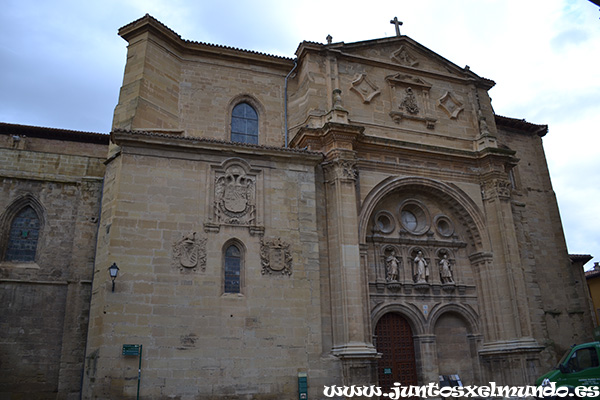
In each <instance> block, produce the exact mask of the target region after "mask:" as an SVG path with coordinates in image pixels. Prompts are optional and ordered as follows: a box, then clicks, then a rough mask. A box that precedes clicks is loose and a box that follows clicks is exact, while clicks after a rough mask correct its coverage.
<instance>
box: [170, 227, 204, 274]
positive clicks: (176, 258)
mask: <svg viewBox="0 0 600 400" xmlns="http://www.w3.org/2000/svg"><path fill="white" fill-rule="evenodd" d="M173 263H174V265H175V266H176V267H178V268H180V269H181V270H182V271H183V270H185V269H193V268H196V267H200V268H201V269H202V271H204V270H205V269H206V238H197V237H196V232H190V233H188V234H186V235H184V236H183V237H182V238H181V239H180V240H179V241H177V242H175V243H173Z"/></svg>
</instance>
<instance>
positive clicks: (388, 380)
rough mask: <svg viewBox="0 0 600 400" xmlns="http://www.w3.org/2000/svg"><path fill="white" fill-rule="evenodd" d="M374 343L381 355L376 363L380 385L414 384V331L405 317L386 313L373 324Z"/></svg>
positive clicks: (415, 377) (415, 370)
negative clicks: (395, 383)
mask: <svg viewBox="0 0 600 400" xmlns="http://www.w3.org/2000/svg"><path fill="white" fill-rule="evenodd" d="M375 345H376V348H377V352H378V353H381V358H380V359H379V361H378V363H377V372H378V376H379V386H380V387H381V388H385V389H387V388H390V387H393V385H394V382H399V383H401V384H402V386H408V385H416V384H417V366H416V362H415V346H414V342H413V334H412V329H411V327H410V325H409V324H408V321H407V320H406V319H405V318H404V317H403V316H402V315H400V314H397V313H387V314H385V315H383V316H382V317H381V319H380V320H379V321H378V322H377V326H376V327H375Z"/></svg>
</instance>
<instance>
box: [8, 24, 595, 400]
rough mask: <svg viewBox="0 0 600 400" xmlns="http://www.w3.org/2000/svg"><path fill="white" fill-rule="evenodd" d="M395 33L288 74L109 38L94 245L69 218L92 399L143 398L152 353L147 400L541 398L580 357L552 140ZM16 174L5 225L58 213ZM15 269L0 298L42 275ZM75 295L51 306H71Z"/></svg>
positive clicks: (167, 35)
mask: <svg viewBox="0 0 600 400" xmlns="http://www.w3.org/2000/svg"><path fill="white" fill-rule="evenodd" d="M396 22H398V24H397V25H396V27H397V28H398V33H397V35H396V36H394V37H389V38H382V39H374V40H367V41H363V42H356V43H343V42H339V43H334V42H333V41H332V39H331V38H329V39H328V42H327V43H326V44H320V43H314V42H302V43H301V44H300V45H299V47H298V49H297V50H296V54H295V58H285V57H278V56H271V55H267V54H262V53H257V52H253V51H246V50H240V49H234V48H230V47H226V46H216V45H212V44H206V43H201V42H191V41H186V40H183V39H182V38H181V37H180V36H179V35H177V34H176V33H175V32H173V31H172V30H170V29H169V28H167V27H166V26H164V25H163V24H161V23H160V22H159V21H157V20H156V19H154V18H153V17H151V16H149V15H146V16H144V17H143V18H141V19H139V20H137V21H134V22H132V23H131V24H128V25H126V26H124V27H123V28H121V29H120V31H119V34H120V35H121V36H122V37H123V38H124V39H125V40H126V41H127V43H128V55H127V64H126V67H125V74H124V81H123V86H122V88H121V94H120V97H119V103H118V105H117V107H116V109H115V114H114V120H113V130H112V132H111V135H110V139H111V143H110V144H109V145H108V149H106V150H107V152H106V154H107V156H106V158H105V159H104V160H105V161H104V164H103V166H102V168H100V169H98V170H97V171H101V176H102V175H103V177H104V178H103V181H102V185H101V188H102V194H101V202H100V201H99V200H100V199H99V197H100V196H99V195H97V197H96V198H95V199H96V200H95V203H93V204H94V205H95V206H96V207H101V217H100V220H99V221H96V222H95V223H94V224H96V225H97V241H96V235H95V233H94V232H96V231H93V232H91V231H90V232H88V231H86V230H85V229H88V228H90V227H87V225H85V223H86V222H85V221H84V220H83V215H85V216H88V214H89V217H96V216H97V213H96V214H94V213H91V211H90V212H89V213H85V214H83V215H82V216H80V217H73V218H79V219H81V223H82V224H83V225H85V227H86V228H85V229H83V228H82V229H83V231H85V232H87V233H86V235H85V240H84V238H83V235H82V238H81V239H80V240H78V241H77V243H78V245H79V246H81V249H82V250H81V255H82V256H84V257H87V258H86V260H88V264H90V263H92V262H93V265H94V266H93V270H92V269H91V267H90V269H88V270H87V274H88V275H85V274H83V275H84V276H88V278H86V279H91V276H89V275H93V284H92V286H91V288H89V289H87V290H81V293H79V297H77V298H78V301H79V302H80V303H81V305H80V306H77V305H75V306H74V307H80V308H79V310H80V311H81V310H85V311H87V309H86V308H85V307H84V306H83V304H84V303H85V299H86V298H87V297H90V296H91V301H90V303H89V326H86V328H87V340H86V341H85V343H86V347H85V362H84V363H83V362H82V363H80V364H76V363H75V364H73V365H74V366H78V367H79V368H81V370H82V371H83V386H82V388H81V395H82V397H83V398H84V399H115V398H119V399H133V398H135V396H136V391H137V374H138V358H137V357H132V356H124V355H123V354H122V348H123V345H124V344H140V345H143V357H142V364H141V370H142V376H143V378H142V382H141V386H140V393H141V398H153V399H162V398H178V399H256V400H258V399H292V398H297V396H299V393H298V390H299V386H298V377H299V376H301V377H304V376H306V378H307V383H308V398H314V399H318V398H323V387H324V385H329V386H331V385H352V384H357V385H383V386H386V385H390V384H391V383H393V382H395V381H396V382H403V383H414V384H428V383H429V382H438V379H439V376H440V375H459V376H460V378H461V380H462V382H463V384H466V385H472V384H486V383H487V382H490V381H494V382H496V383H497V384H499V385H500V384H502V385H505V384H506V385H509V384H511V385H517V384H518V385H521V384H531V383H532V382H533V381H534V379H535V378H536V377H537V376H539V375H540V374H541V373H542V372H544V371H545V370H547V369H549V368H550V367H551V366H553V365H555V363H556V361H557V357H559V356H560V355H561V353H562V352H563V351H564V350H566V349H567V348H568V347H569V346H570V345H571V344H573V343H576V342H582V341H585V340H588V339H589V338H591V333H592V323H591V321H592V320H591V316H590V312H589V309H590V308H589V305H588V303H587V297H586V292H585V288H584V287H583V286H582V285H581V282H584V279H583V275H582V274H583V271H581V269H580V268H579V267H578V266H573V265H572V264H571V262H570V260H569V256H568V253H567V249H566V244H565V240H564V235H563V232H562V226H561V222H560V217H559V213H558V207H557V203H556V199H555V197H554V193H553V191H552V186H551V182H550V177H549V173H548V168H547V165H546V161H545V158H544V153H543V146H542V138H543V136H544V135H545V134H546V133H547V126H545V125H536V124H532V123H528V122H525V121H524V120H520V119H513V118H507V117H503V116H498V115H495V114H494V113H493V109H492V105H491V100H490V98H489V96H488V91H489V90H490V89H491V88H492V87H493V86H494V84H495V83H494V82H493V81H491V80H489V79H486V78H483V77H480V76H478V75H477V74H475V73H474V72H473V71H471V70H470V69H468V68H461V67H458V66H456V65H455V64H453V63H452V62H450V61H449V60H446V59H444V58H443V57H441V56H440V55H438V54H436V53H434V52H432V51H431V50H429V49H427V48H426V47H424V46H423V45H421V44H419V43H417V42H416V41H414V40H413V39H411V38H410V37H408V36H403V35H400V32H399V21H397V20H396ZM396 22H394V23H396ZM240 105H242V106H240ZM234 109H235V112H234ZM234 114H235V115H234ZM234 139H235V140H234ZM256 141H257V143H256ZM9 147H10V146H9V145H7V146H6V151H5V152H4V153H3V154H7V155H8V156H10V155H11V154H14V153H15V152H18V151H21V150H17V149H15V148H9ZM23 154H24V153H23ZM42 161H43V160H40V162H42ZM3 165H4V164H3ZM27 168H31V167H30V166H29V164H27V165H23V166H22V168H17V170H15V171H14V172H11V173H10V174H12V175H13V176H10V177H9V175H10V174H7V175H6V176H7V177H6V178H5V181H4V182H5V183H4V185H5V186H6V189H5V192H6V193H10V196H9V197H10V200H6V201H3V203H2V204H1V205H2V207H3V208H2V209H0V210H10V209H11V208H10V204H11V201H16V200H14V199H17V198H18V196H19V193H21V192H22V193H29V194H30V195H31V196H32V198H35V199H36V201H35V202H33V201H32V202H30V203H31V204H33V205H35V204H38V203H39V204H40V206H41V208H42V209H46V210H47V209H49V208H50V204H52V201H54V200H53V199H51V198H49V197H44V196H45V195H43V190H41V189H40V188H39V185H40V183H39V182H40V180H37V181H33V180H32V181H31V182H30V181H29V180H27V179H29V178H19V179H25V180H24V181H23V182H21V183H20V184H19V185H20V186H18V187H19V190H17V191H14V190H13V189H11V188H14V187H17V186H15V184H14V183H13V182H14V179H17V177H16V175H19V177H26V176H30V175H32V174H33V175H35V174H36V173H40V172H36V171H29V170H27ZM95 171H96V170H95ZM95 176H96V175H95ZM51 177H52V179H54V175H52V176H51ZM40 179H42V180H43V179H46V176H45V175H44V176H40ZM47 179H50V177H48V178H47ZM94 182H98V181H96V180H95V181H94ZM36 185H37V186H36ZM61 185H65V184H64V183H61ZM93 188H95V189H94V190H99V188H100V186H93ZM11 190H13V191H14V193H13V192H11ZM94 190H92V191H91V193H97V192H95V191H94ZM65 191H66V189H65ZM17 192H19V193H17ZM59 192H60V191H58V192H57V191H50V192H49V193H51V194H52V195H53V196H55V195H56V193H59ZM66 192H68V191H66ZM66 192H65V193H66ZM69 193H71V192H69ZM75 193H76V190H75V191H74V192H73V195H75ZM92 197H93V196H92ZM57 201H58V200H57ZM65 201H66V200H65ZM59 203H60V202H59ZM28 204H29V203H28ZM57 204H58V203H57ZM61 204H64V203H61ZM33 205H32V207H33ZM90 207H91V208H90V209H93V207H92V206H91V205H90ZM34 208H35V207H34ZM11 212H12V211H11ZM11 215H12V214H11ZM66 217H67V216H65V218H66ZM44 221H45V223H46V225H44V227H43V228H41V235H40V237H41V243H42V244H41V245H40V246H42V247H40V248H42V249H45V248H48V247H43V246H45V244H44V243H47V241H45V240H46V239H45V238H46V227H47V226H48V224H50V223H51V222H50V221H51V219H50V218H47V219H46V218H44ZM96 225H95V226H96ZM68 238H70V236H67V239H68ZM68 240H71V239H68ZM73 240H75V239H73ZM69 243H70V242H69ZM86 246H87V247H86ZM92 249H95V251H92ZM84 250H85V251H84ZM86 251H87V253H86ZM90 252H91V253H90ZM41 254H42V253H41ZM43 254H45V253H43ZM44 257H45V256H44ZM48 257H50V255H48ZM112 263H117V264H118V266H119V268H120V271H119V276H118V278H117V279H116V282H115V291H114V292H112V291H111V289H112V286H111V280H110V277H109V275H108V273H107V268H108V266H110V265H112ZM2 268H3V270H2V271H9V272H8V276H11V278H9V280H5V281H2V284H3V285H4V286H5V287H7V288H8V289H7V290H13V289H12V288H13V287H14V286H15V283H14V282H13V280H12V279H17V278H12V276H17V275H18V276H21V277H20V278H18V279H22V280H27V279H30V278H31V275H27V274H25V275H23V273H24V272H27V271H28V270H22V269H18V268H15V267H11V266H5V265H4V264H3V265H2ZM49 270H52V268H46V267H45V266H42V265H41V264H40V269H39V272H36V273H42V274H43V273H46V271H49ZM4 273H5V275H4V276H7V275H6V274H7V273H6V272H4ZM27 273H29V272H27ZM11 274H12V275H11ZM36 279H37V278H36ZM40 279H41V278H40ZM45 279H46V278H45ZM46 280H47V279H46ZM19 282H21V281H19ZM67 282H69V281H68V280H67ZM86 282H87V281H86ZM19 284H21V283H19ZM22 284H23V285H25V283H22ZM86 284H87V285H88V287H89V283H86ZM69 285H70V284H69ZM69 285H67V284H64V285H62V286H60V285H59V286H58V288H59V289H58V290H57V293H58V292H60V293H59V294H60V295H58V294H57V295H55V296H54V297H53V299H54V300H53V301H54V302H56V303H57V306H56V307H58V308H62V307H63V306H64V304H67V305H69V304H71V302H70V300H69V299H71V298H72V296H77V295H78V294H77V293H72V292H69V290H66V289H67V288H70V287H71V286H69ZM21 287H22V288H23V289H19V290H23V291H24V292H23V293H24V294H23V295H22V297H23V298H35V296H42V295H44V293H41V292H40V290H42V291H43V290H46V291H48V290H50V289H49V288H50V287H54V286H40V285H38V286H35V288H37V289H31V288H29V287H28V286H21ZM26 287H27V289H25V288H26ZM73 287H74V288H80V289H81V288H83V287H85V285H84V284H81V285H79V286H77V285H75V286H73ZM41 288H44V289H41ZM36 290H37V292H36V293H37V294H35V293H33V292H34V291H36ZM38 292H39V293H38ZM69 296H71V297H69ZM86 296H87V297H86ZM23 307H25V306H24V305H23ZM56 307H55V308H56ZM11 312H12V313H13V314H11V315H12V317H10V318H12V319H9V320H10V322H9V325H10V329H12V331H11V332H12V333H10V334H9V337H10V338H14V337H16V336H15V335H16V332H15V329H17V328H16V327H17V326H18V325H19V321H18V320H17V319H16V318H17V317H15V315H16V309H14V310H13V311H11ZM83 314H85V312H83ZM83 314H82V315H83ZM65 315H71V314H65ZM73 315H76V314H73ZM55 320H56V318H54V317H49V318H48V322H47V324H48V329H53V330H56V331H59V330H60V328H61V326H62V325H61V324H60V323H56V321H55ZM85 321H87V319H86V320H85ZM11 340H13V339H11ZM68 340H71V339H68ZM64 343H65V341H64V339H63V348H64V345H65V344H64ZM69 343H70V344H69V345H72V343H77V342H76V341H75V342H72V341H71V342H69ZM51 347H52V346H51ZM53 348H54V351H55V353H56V354H58V348H57V347H56V346H54V347H53ZM56 354H55V355H54V356H49V359H57V357H58V355H56ZM75 361H76V360H75ZM75 361H74V362H75ZM61 371H62V370H61ZM48 373H49V372H48ZM22 374H23V376H25V375H26V374H27V372H26V371H22ZM52 379H54V381H56V379H55V378H52ZM59 381H60V379H59ZM5 387H8V386H5ZM58 390H59V397H60V396H63V395H62V392H61V391H60V387H59V389H58ZM61 398H64V396H63V397H61Z"/></svg>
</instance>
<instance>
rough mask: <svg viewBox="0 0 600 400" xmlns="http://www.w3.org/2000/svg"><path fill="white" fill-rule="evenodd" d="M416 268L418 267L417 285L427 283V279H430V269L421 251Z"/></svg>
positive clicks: (418, 254) (417, 257) (416, 261)
mask: <svg viewBox="0 0 600 400" xmlns="http://www.w3.org/2000/svg"><path fill="white" fill-rule="evenodd" d="M415 266H416V267H417V274H416V278H417V279H416V281H417V283H427V279H428V278H429V268H428V267H427V261H426V260H425V258H424V257H423V253H422V252H421V251H419V252H418V253H417V256H416V257H415Z"/></svg>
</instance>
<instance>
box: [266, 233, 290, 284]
mask: <svg viewBox="0 0 600 400" xmlns="http://www.w3.org/2000/svg"><path fill="white" fill-rule="evenodd" d="M260 258H261V263H262V271H261V272H262V274H263V275H264V274H269V275H271V274H273V273H280V274H282V275H291V274H292V253H291V252H290V245H289V243H286V242H284V241H282V240H281V239H280V238H277V239H275V240H272V241H264V240H261V241H260Z"/></svg>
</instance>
